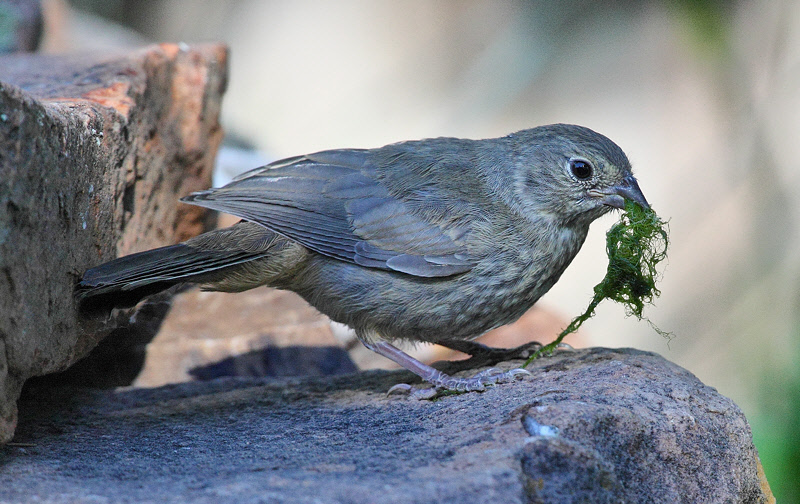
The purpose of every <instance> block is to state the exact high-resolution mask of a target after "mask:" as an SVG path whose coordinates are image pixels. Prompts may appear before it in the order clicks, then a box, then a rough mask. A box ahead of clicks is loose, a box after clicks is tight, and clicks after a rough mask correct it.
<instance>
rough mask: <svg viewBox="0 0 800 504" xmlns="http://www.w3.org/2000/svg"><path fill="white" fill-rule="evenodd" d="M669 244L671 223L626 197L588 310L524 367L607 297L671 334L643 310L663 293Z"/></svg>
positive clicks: (548, 350) (609, 236)
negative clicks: (660, 268)
mask: <svg viewBox="0 0 800 504" xmlns="http://www.w3.org/2000/svg"><path fill="white" fill-rule="evenodd" d="M668 246H669V226H668V223H667V222H665V221H663V220H661V218H660V217H659V216H658V215H656V213H655V212H654V211H653V210H652V209H645V208H643V207H641V206H640V205H638V204H636V203H634V202H632V201H629V200H628V201H626V202H625V209H624V212H623V213H622V216H621V217H620V220H619V222H617V223H616V224H614V226H612V227H611V229H609V231H608V233H607V234H606V253H607V254H608V269H607V270H606V276H605V278H603V280H602V281H601V282H600V283H599V284H597V285H596V286H595V287H594V296H593V297H592V300H591V302H590V303H589V306H588V307H587V308H586V311H584V312H583V313H582V314H581V315H578V316H577V317H575V318H574V319H572V322H570V323H569V325H568V326H567V327H566V329H564V330H563V331H561V334H559V335H558V337H557V338H556V339H555V340H554V341H553V342H551V343H549V344H547V345H544V346H543V347H542V348H540V349H539V350H537V351H536V352H535V353H534V354H533V355H532V356H531V357H530V358H529V359H528V360H527V361H526V362H525V366H523V367H526V366H528V364H530V363H531V362H532V361H533V360H534V359H536V358H537V357H539V356H541V355H548V354H550V353H552V352H553V350H554V349H555V348H556V347H557V346H558V345H559V344H560V343H561V341H562V340H563V339H564V337H566V336H567V335H568V334H571V333H573V332H575V331H577V330H578V328H579V327H580V326H581V325H583V323H584V322H586V321H587V320H588V319H589V318H591V317H593V316H594V311H595V308H597V306H598V305H599V304H600V303H601V302H602V301H603V300H604V299H611V300H612V301H616V302H618V303H622V304H623V305H624V306H625V314H626V316H628V317H630V316H631V315H635V316H636V318H638V319H639V320H646V321H647V323H648V324H650V326H651V327H652V328H653V329H654V330H655V331H656V332H657V333H658V334H660V335H662V336H665V337H670V336H671V334H670V333H668V332H665V331H663V330H661V329H659V328H658V327H657V326H656V325H655V324H654V323H653V322H652V321H651V320H650V319H649V318H647V317H646V316H644V314H643V310H644V307H645V305H647V304H653V301H654V300H655V298H657V297H658V296H660V295H661V291H660V290H658V288H657V287H656V281H658V280H660V278H661V275H660V274H659V272H658V264H659V263H660V262H662V261H663V260H664V259H666V258H667V247H668Z"/></svg>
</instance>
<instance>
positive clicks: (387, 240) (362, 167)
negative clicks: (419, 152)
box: [183, 149, 475, 277]
mask: <svg viewBox="0 0 800 504" xmlns="http://www.w3.org/2000/svg"><path fill="white" fill-rule="evenodd" d="M369 152H370V151H367V150H359V149H344V150H334V151H323V152H318V153H316V154H310V155H307V156H298V157H294V158H288V159H285V160H281V161H277V162H275V163H272V164H269V165H267V166H263V167H260V168H256V169H254V170H251V171H249V172H247V173H245V174H242V175H240V176H239V177H237V178H236V179H234V180H233V181H232V182H231V183H230V184H228V185H226V186H224V187H221V188H218V189H209V190H207V191H200V192H197V193H193V194H191V195H189V196H187V197H186V198H184V199H183V201H185V202H187V203H191V204H194V205H199V206H203V207H206V208H211V209H214V210H218V211H221V212H225V213H229V214H233V215H236V216H238V217H241V218H243V219H246V220H248V221H252V222H255V223H257V224H260V225H262V226H264V227H266V228H268V229H270V230H272V231H274V232H276V233H279V234H281V235H283V236H286V237H287V238H289V239H291V240H294V241H297V242H299V243H300V244H302V245H303V246H305V247H307V248H309V249H311V250H313V251H315V252H317V253H320V254H323V255H327V256H329V257H333V258H335V259H339V260H342V261H347V262H351V263H354V264H358V265H361V266H365V267H369V268H378V269H384V270H391V271H398V272H402V273H406V274H409V275H413V276H419V277H443V276H450V275H455V274H458V273H463V272H465V271H469V270H470V269H471V268H472V267H473V266H474V265H475V263H474V261H473V260H471V259H470V258H469V254H468V253H467V250H466V248H465V246H464V243H463V240H462V238H463V237H464V236H466V235H467V234H468V232H469V229H468V228H466V227H463V226H462V227H458V228H456V227H452V226H451V227H450V228H448V229H444V228H443V227H441V226H440V225H437V224H436V223H434V222H430V221H428V220H426V219H424V218H423V217H421V216H420V215H419V213H417V212H414V211H413V207H412V205H413V204H424V202H403V201H400V200H398V199H396V198H394V197H393V196H392V195H391V194H390V192H389V191H388V190H387V188H386V187H384V186H383V185H382V184H381V183H380V182H379V181H378V180H376V179H377V177H376V176H375V173H376V168H375V167H373V166H371V165H370V158H369Z"/></svg>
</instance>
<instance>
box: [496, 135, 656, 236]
mask: <svg viewBox="0 0 800 504" xmlns="http://www.w3.org/2000/svg"><path fill="white" fill-rule="evenodd" d="M508 138H509V140H510V141H511V145H512V149H513V151H514V154H515V160H516V162H515V163H514V168H513V170H514V172H513V178H514V193H515V199H516V201H517V203H518V206H519V207H520V208H521V210H522V211H523V213H525V214H528V215H540V216H541V215H547V216H549V217H551V218H555V219H556V220H558V221H559V222H561V223H562V224H565V225H577V226H585V227H588V225H589V224H590V223H591V222H592V221H593V220H595V219H596V218H598V217H600V216H601V215H603V214H605V213H606V212H608V211H610V210H611V209H613V208H624V206H625V200H631V201H634V202H635V203H638V204H639V205H641V206H642V207H644V208H649V207H650V206H649V204H648V203H647V200H646V199H645V197H644V195H643V194H642V191H641V190H640V189H639V185H638V184H637V182H636V179H635V178H634V177H633V173H631V164H630V162H629V161H628V157H627V156H626V155H625V153H624V152H623V151H622V149H620V148H619V146H617V144H615V143H614V142H612V141H611V140H609V139H608V138H606V137H605V136H603V135H601V134H599V133H597V132H595V131H592V130H590V129H589V128H585V127H583V126H575V125H570V124H552V125H549V126H541V127H538V128H533V129H529V130H523V131H520V132H518V133H514V134H512V135H510V136H509V137H508Z"/></svg>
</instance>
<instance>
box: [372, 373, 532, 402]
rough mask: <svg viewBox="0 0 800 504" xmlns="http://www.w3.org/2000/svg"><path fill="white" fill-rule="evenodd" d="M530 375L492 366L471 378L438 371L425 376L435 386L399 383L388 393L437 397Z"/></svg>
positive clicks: (417, 396)
mask: <svg viewBox="0 0 800 504" xmlns="http://www.w3.org/2000/svg"><path fill="white" fill-rule="evenodd" d="M528 376H531V373H530V371H528V370H526V369H521V368H517V369H511V370H509V371H503V370H501V369H497V368H490V369H487V370H485V371H481V372H480V373H478V374H476V375H475V376H472V377H470V378H456V377H453V376H450V375H447V374H444V373H442V372H440V371H437V372H436V374H435V375H434V376H430V377H426V378H425V379H426V381H427V382H429V383H431V384H432V385H433V387H428V388H417V387H414V386H412V385H408V384H406V383H399V384H397V385H395V386H394V387H392V388H390V389H389V392H388V394H394V393H404V394H408V396H409V397H412V398H414V399H435V398H437V397H441V396H445V395H451V394H463V393H465V392H483V391H484V390H486V388H487V387H491V386H493V385H496V384H498V383H507V382H510V381H514V380H515V379H523V378H525V377H528Z"/></svg>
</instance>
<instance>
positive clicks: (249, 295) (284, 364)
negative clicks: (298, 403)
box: [134, 287, 356, 387]
mask: <svg viewBox="0 0 800 504" xmlns="http://www.w3.org/2000/svg"><path fill="white" fill-rule="evenodd" d="M322 349H327V350H325V351H322ZM337 349H339V348H338V343H337V341H336V339H335V338H334V337H333V333H332V331H331V326H330V322H329V320H328V318H327V317H325V316H324V315H322V314H321V313H319V312H318V311H317V310H315V309H314V308H312V307H311V306H310V305H309V304H308V303H306V302H305V301H303V299H302V298H300V296H298V295H297V294H294V293H293V292H288V291H280V290H276V289H269V288H266V287H263V288H258V289H252V290H249V291H246V292H241V293H236V294H231V293H227V292H202V291H200V290H198V289H192V290H190V291H188V292H185V293H182V294H180V295H179V296H176V297H175V299H174V301H173V303H172V309H171V310H170V312H169V315H167V317H166V319H165V320H164V322H163V324H162V325H161V328H160V330H159V333H158V335H157V336H156V337H155V338H154V339H153V341H152V342H150V344H149V345H148V346H147V359H146V360H145V365H144V368H143V369H142V372H141V374H139V376H138V377H137V378H136V380H135V382H134V384H135V385H136V386H139V387H153V386H158V385H164V384H167V383H178V382H183V381H189V380H191V379H192V377H196V378H200V379H208V378H210V377H212V376H216V377H219V376H222V375H225V376H302V375H306V376H307V375H312V374H314V373H313V372H312V371H313V369H312V368H315V369H316V370H317V371H319V372H320V374H340V373H341V372H342V371H344V372H350V373H352V372H355V371H356V368H355V366H354V365H353V364H352V362H351V361H350V360H349V359H347V356H346V353H344V351H343V350H341V349H339V350H341V352H342V353H341V354H337V352H336V350H337ZM290 354H291V355H290ZM337 355H340V357H339V358H337ZM292 357H293V358H292ZM310 359H311V361H310ZM337 362H338V363H339V364H340V365H336V363H337ZM348 364H349V366H348ZM326 365H327V368H328V371H329V372H327V373H326V372H323V368H324V367H326Z"/></svg>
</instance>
